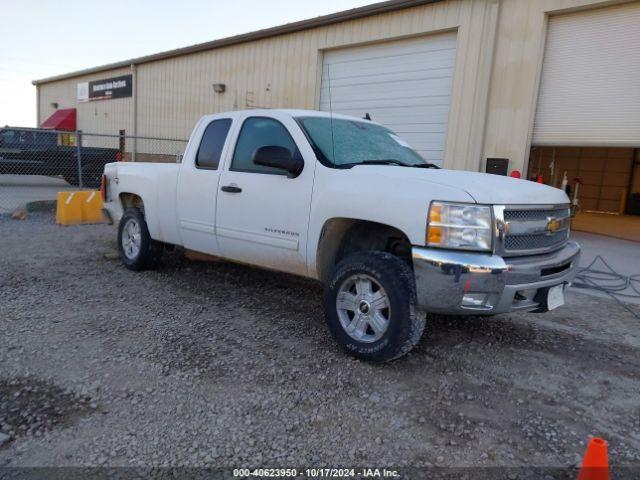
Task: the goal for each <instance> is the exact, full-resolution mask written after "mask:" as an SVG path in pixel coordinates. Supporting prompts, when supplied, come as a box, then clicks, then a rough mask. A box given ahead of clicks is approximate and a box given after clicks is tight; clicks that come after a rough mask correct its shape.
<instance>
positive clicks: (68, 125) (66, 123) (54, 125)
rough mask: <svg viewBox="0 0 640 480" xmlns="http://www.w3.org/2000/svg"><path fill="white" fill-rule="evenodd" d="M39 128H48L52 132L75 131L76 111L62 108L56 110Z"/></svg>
mask: <svg viewBox="0 0 640 480" xmlns="http://www.w3.org/2000/svg"><path fill="white" fill-rule="evenodd" d="M40 128H50V129H52V130H75V129H76V109H75V108H63V109H62V110H56V111H55V112H54V113H53V115H51V116H50V117H49V118H47V119H46V120H45V121H44V123H43V124H42V125H40Z"/></svg>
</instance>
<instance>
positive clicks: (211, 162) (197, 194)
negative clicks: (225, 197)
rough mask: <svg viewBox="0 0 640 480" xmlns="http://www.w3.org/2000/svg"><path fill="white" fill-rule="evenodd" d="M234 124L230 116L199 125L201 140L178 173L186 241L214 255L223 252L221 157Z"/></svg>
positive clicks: (179, 207) (179, 211)
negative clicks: (219, 219) (220, 232)
mask: <svg viewBox="0 0 640 480" xmlns="http://www.w3.org/2000/svg"><path fill="white" fill-rule="evenodd" d="M231 124H232V120H231V119H230V118H216V119H213V120H211V121H209V122H208V123H206V122H204V124H201V125H199V126H198V127H197V128H198V129H199V131H200V132H202V137H201V140H200V143H199V144H198V145H197V146H195V145H194V146H193V148H194V149H195V152H194V153H193V154H192V153H191V152H187V154H186V155H185V158H184V159H183V164H182V166H181V168H180V173H179V176H178V188H177V197H178V198H177V214H178V228H179V229H180V235H181V237H182V244H183V246H184V247H186V248H188V249H191V250H195V251H198V252H204V253H208V254H210V255H219V248H218V243H217V241H216V235H215V224H216V201H217V195H216V194H217V191H218V183H219V180H220V170H219V167H220V160H221V159H222V158H223V156H224V155H225V149H226V140H227V136H228V134H229V130H230V128H231ZM189 148H191V145H190V146H189ZM159 195H162V192H159Z"/></svg>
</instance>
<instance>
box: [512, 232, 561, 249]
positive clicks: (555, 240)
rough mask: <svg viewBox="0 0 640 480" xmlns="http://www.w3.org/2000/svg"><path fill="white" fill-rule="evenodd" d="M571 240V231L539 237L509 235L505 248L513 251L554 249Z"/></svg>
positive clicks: (540, 235)
mask: <svg viewBox="0 0 640 480" xmlns="http://www.w3.org/2000/svg"><path fill="white" fill-rule="evenodd" d="M568 238H569V231H568V230H564V231H562V232H556V233H552V234H551V235H547V234H546V233H543V234H538V235H507V236H505V238H504V248H505V250H507V251H511V250H538V249H540V248H553V247H556V246H561V245H562V244H563V243H564V242H566V241H567V239H568Z"/></svg>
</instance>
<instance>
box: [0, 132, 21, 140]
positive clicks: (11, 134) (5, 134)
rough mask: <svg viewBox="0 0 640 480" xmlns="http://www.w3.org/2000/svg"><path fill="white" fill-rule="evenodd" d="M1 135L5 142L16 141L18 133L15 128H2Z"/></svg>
mask: <svg viewBox="0 0 640 480" xmlns="http://www.w3.org/2000/svg"><path fill="white" fill-rule="evenodd" d="M0 137H1V138H2V141H3V142H4V143H16V141H17V135H16V132H14V131H13V130H2V132H0Z"/></svg>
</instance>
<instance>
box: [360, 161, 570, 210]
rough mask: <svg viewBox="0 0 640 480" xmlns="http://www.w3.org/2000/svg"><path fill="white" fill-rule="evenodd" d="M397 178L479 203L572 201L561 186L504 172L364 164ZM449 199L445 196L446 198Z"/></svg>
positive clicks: (389, 176)
mask: <svg viewBox="0 0 640 480" xmlns="http://www.w3.org/2000/svg"><path fill="white" fill-rule="evenodd" d="M357 168H362V169H365V168H367V169H376V170H377V171H378V172H379V173H380V174H383V175H385V176H386V177H387V178H393V179H394V180H402V179H406V180H407V181H409V182H410V181H411V180H419V181H422V182H427V183H432V184H439V185H443V186H447V187H450V188H454V189H459V190H462V191H464V192H466V193H467V194H468V195H469V196H470V197H472V198H473V199H474V200H475V201H476V202H477V203H484V204H493V205H550V204H554V205H556V204H563V203H569V198H568V197H567V195H566V194H565V193H564V192H563V191H562V190H560V189H559V188H554V187H549V186H547V185H542V184H540V183H535V182H531V181H529V180H521V179H517V178H511V177H503V176H501V175H490V174H487V173H477V172H467V171H464V170H444V169H442V170H436V169H419V168H406V167H395V166H392V165H388V166H384V167H382V166H381V167H376V166H368V165H367V166H365V165H363V166H362V167H357ZM443 200H446V199H443Z"/></svg>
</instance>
